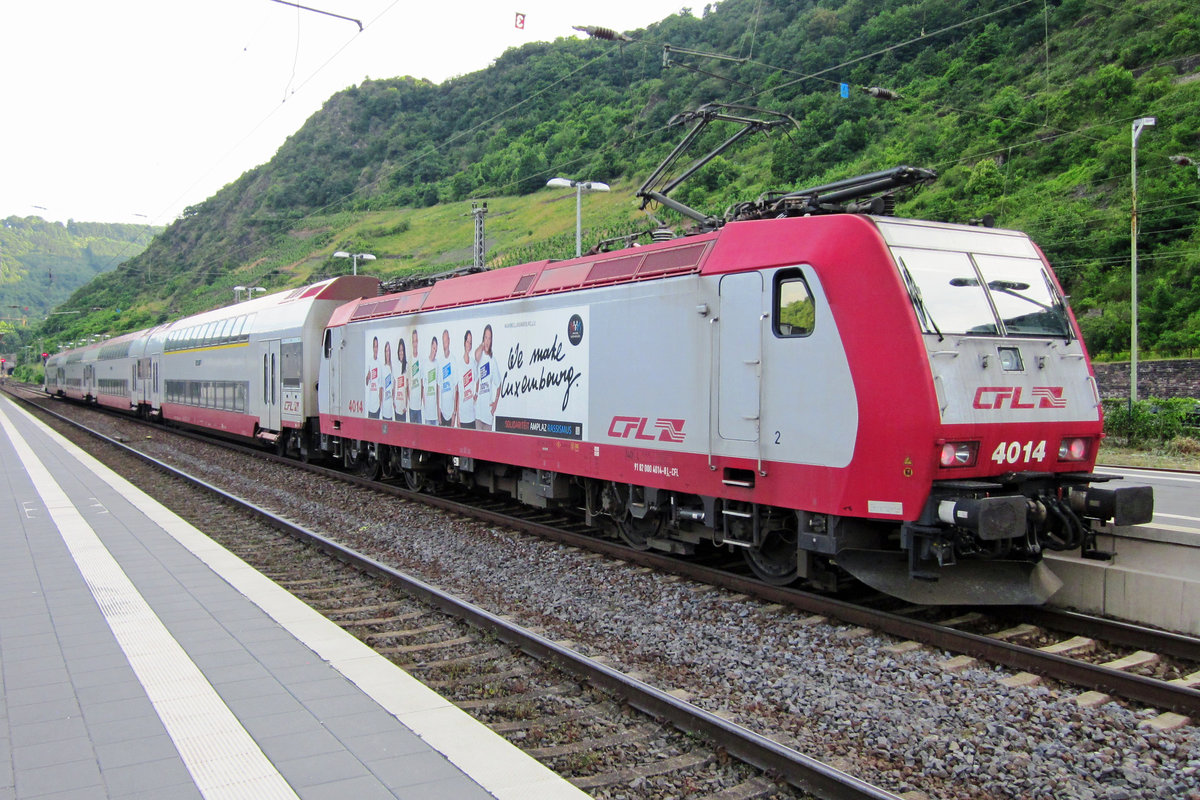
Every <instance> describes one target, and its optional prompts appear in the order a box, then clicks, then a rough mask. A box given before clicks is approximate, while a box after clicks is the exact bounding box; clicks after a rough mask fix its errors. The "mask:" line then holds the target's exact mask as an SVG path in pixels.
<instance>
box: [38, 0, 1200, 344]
mask: <svg viewBox="0 0 1200 800" xmlns="http://www.w3.org/2000/svg"><path fill="white" fill-rule="evenodd" d="M629 35H630V38H631V39H633V41H630V42H620V41H613V40H599V39H592V40H577V39H561V40H559V41H556V42H553V43H537V44H531V45H527V46H525V47H522V48H519V49H514V50H510V51H508V52H507V53H505V54H504V55H503V56H501V57H500V58H498V59H497V60H496V62H495V63H494V64H493V65H492V66H491V67H490V68H488V69H487V70H484V71H481V72H478V73H474V74H471V75H465V76H462V77H459V78H455V79H452V80H450V81H447V82H445V83H443V84H440V85H435V84H431V83H429V82H426V81H419V80H415V79H412V78H394V79H386V80H372V81H366V82H364V83H363V84H361V85H359V86H355V87H351V88H349V89H347V90H346V91H344V92H341V93H339V94H337V95H335V96H333V97H331V98H330V99H329V100H328V101H327V102H326V104H325V106H324V108H323V109H322V110H321V111H320V112H318V113H317V114H315V115H314V116H313V117H312V118H310V119H309V120H308V121H307V122H306V123H305V125H304V126H303V127H302V128H301V129H300V130H299V131H297V132H296V133H295V134H294V135H293V136H291V137H289V138H288V140H287V141H286V142H284V143H283V145H282V146H281V147H280V149H279V151H278V153H277V154H276V155H275V157H274V158H273V159H272V160H271V161H270V162H268V163H267V164H264V165H262V166H260V167H257V168H255V169H253V170H250V171H249V172H247V173H245V174H244V175H242V176H241V177H240V178H238V179H237V180H236V181H234V182H233V183H231V184H229V185H228V186H226V187H225V188H224V189H222V190H221V191H220V192H218V193H217V194H215V195H213V196H212V197H211V198H209V199H207V200H205V201H204V202H203V203H200V204H198V205H196V206H193V207H191V208H189V209H187V211H186V212H185V214H184V215H183V216H182V217H181V218H180V219H179V220H177V221H176V222H175V223H173V224H172V225H171V226H169V227H168V228H167V229H166V230H165V231H164V232H163V233H162V234H161V235H159V236H158V237H156V238H155V240H154V242H153V243H152V244H151V246H150V247H149V248H148V249H147V250H146V251H145V252H144V253H143V254H142V255H140V256H138V257H136V258H133V259H131V260H130V261H129V262H127V263H126V264H125V265H124V266H122V267H121V268H119V269H117V270H115V271H114V272H112V273H109V274H106V275H104V276H102V277H100V278H98V279H97V280H95V281H93V282H92V283H91V284H89V285H88V287H86V289H84V290H82V291H80V292H78V293H77V294H76V295H75V296H74V297H72V298H71V300H70V301H69V302H68V303H67V305H66V306H64V309H63V310H77V311H80V312H81V313H80V314H77V315H74V314H73V315H60V316H56V317H52V318H51V319H50V321H49V322H48V323H47V326H46V328H45V331H44V332H45V334H46V335H47V336H49V337H59V338H60V339H73V338H78V337H79V336H80V335H83V334H88V333H111V332H116V331H117V330H128V329H132V328H135V327H139V326H144V325H147V324H151V323H153V322H156V321H158V320H165V319H167V318H169V317H171V316H175V315H178V314H182V313H187V312H192V311H196V310H199V309H201V308H207V307H211V306H214V305H218V304H221V303H225V302H229V301H230V300H232V297H233V293H232V287H233V286H234V285H239V284H240V285H252V286H263V287H266V288H268V289H275V288H281V287H284V286H290V285H295V284H298V283H301V282H304V281H307V280H310V279H312V278H314V277H317V276H321V275H327V274H333V273H336V272H345V271H348V270H349V264H348V262H346V261H345V260H343V259H333V258H332V257H331V254H332V253H333V252H334V251H335V250H350V251H352V252H371V253H374V254H376V255H377V256H379V260H378V261H376V262H374V263H373V264H372V265H371V270H372V272H375V273H378V274H381V275H384V276H393V275H400V274H405V273H409V272H439V271H444V270H446V269H449V268H450V267H453V266H456V265H459V264H463V263H467V262H469V260H470V244H471V238H472V228H471V219H470V217H469V211H470V203H469V202H468V201H469V200H471V199H486V200H487V202H488V203H489V208H490V211H491V213H490V214H489V216H488V235H489V258H490V260H491V262H492V263H501V264H504V263H515V262H516V261H519V260H525V259H533V258H546V257H565V256H567V255H570V254H571V253H573V246H574V242H573V236H572V231H573V224H574V218H573V216H574V208H573V207H572V206H573V205H574V195H573V194H572V193H570V192H568V191H563V190H557V191H556V190H547V189H544V188H542V187H544V185H545V182H546V180H547V179H548V178H550V177H554V176H563V177H568V178H573V179H594V180H601V181H605V182H608V183H610V184H612V185H613V189H614V191H613V192H611V193H609V194H595V195H588V196H587V197H586V198H585V211H584V220H585V226H586V227H587V230H586V231H585V240H586V241H585V246H587V245H590V244H592V243H595V242H596V241H597V240H599V239H601V238H604V237H606V236H611V235H616V234H618V233H624V232H627V231H631V230H635V229H640V228H646V227H650V226H651V225H652V224H653V222H654V220H652V219H650V218H649V217H648V216H647V215H646V214H645V213H644V212H640V211H638V209H637V203H636V201H635V200H634V199H633V197H632V195H633V191H634V190H636V188H637V186H638V185H639V183H640V182H641V180H642V179H644V178H645V176H646V175H648V174H649V173H650V171H651V170H653V168H654V167H655V166H656V165H657V164H658V163H659V161H661V159H662V158H663V157H665V156H666V154H667V153H668V152H670V150H671V148H672V147H673V146H674V144H675V143H676V142H677V141H679V139H680V138H681V137H682V135H683V133H684V130H685V128H684V127H681V126H670V125H668V121H669V120H670V119H671V118H672V116H673V115H675V114H677V113H679V112H684V111H689V110H693V109H695V108H697V107H698V106H700V105H701V104H703V103H708V102H719V103H741V104H749V105H754V106H758V107H761V108H764V109H770V110H773V111H777V112H782V113H786V114H788V115H790V116H791V117H792V118H794V119H795V120H796V121H797V123H798V127H797V129H795V130H792V131H791V132H790V133H788V134H786V135H785V134H784V133H783V132H782V131H779V130H777V131H775V132H773V133H772V134H771V135H770V136H763V137H759V138H757V139H752V140H748V141H747V142H746V143H745V144H744V145H739V146H738V148H736V149H735V150H733V151H731V152H730V153H728V154H726V155H724V156H722V157H720V158H718V159H717V160H715V161H714V162H713V163H712V164H710V165H709V166H707V167H706V168H704V169H703V170H701V171H700V172H699V173H697V174H696V175H695V176H694V177H693V178H692V179H691V180H690V181H689V182H688V183H686V184H684V185H683V186H681V187H680V188H679V189H678V190H677V191H676V192H674V193H673V195H672V196H674V197H676V198H678V199H681V200H683V201H685V202H687V203H688V204H690V205H692V206H694V207H697V208H700V209H703V210H704V211H705V212H706V213H712V214H718V215H719V214H720V213H721V212H722V211H723V209H724V208H725V207H726V206H728V205H729V204H730V203H732V202H734V201H739V200H748V199H753V198H754V197H756V196H758V195H759V194H760V193H761V192H763V191H766V190H768V189H789V188H800V187H802V186H806V185H814V184H819V183H823V182H826V181H829V180H834V179H837V178H842V177H847V176H850V175H854V174H859V173H863V172H870V171H875V170H879V169H884V168H887V167H890V166H894V165H897V164H901V163H909V164H913V165H916V166H923V167H931V168H934V169H936V170H937V171H938V172H939V174H940V179H939V181H938V182H937V183H935V184H933V185H931V186H929V187H926V188H924V189H922V190H920V191H919V192H917V193H916V194H914V195H912V196H911V197H909V198H908V199H907V200H906V201H905V202H904V203H902V204H901V206H900V208H899V213H901V214H904V215H909V216H923V217H927V218H932V219H940V220H949V221H960V222H965V221H967V220H968V219H971V218H977V217H982V216H983V215H984V214H992V215H993V216H994V217H995V218H996V220H997V224H998V225H1001V226H1005V227H1014V228H1021V229H1024V230H1027V231H1029V232H1030V233H1031V234H1032V235H1033V236H1034V237H1035V239H1036V240H1037V241H1038V242H1039V243H1040V244H1041V246H1042V247H1043V249H1044V250H1045V251H1046V253H1047V255H1048V256H1049V258H1050V259H1051V261H1052V263H1054V264H1055V265H1056V268H1057V269H1058V271H1059V274H1060V276H1061V277H1062V279H1063V281H1064V283H1065V284H1066V287H1067V290H1068V291H1069V292H1070V293H1071V294H1072V296H1073V301H1072V302H1073V304H1074V306H1075V308H1076V310H1077V312H1078V313H1079V315H1080V317H1081V321H1082V323H1083V325H1084V327H1085V331H1086V333H1087V336H1088V341H1089V344H1090V346H1091V348H1092V350H1093V351H1094V352H1096V353H1098V354H1100V355H1107V356H1111V357H1120V356H1121V355H1122V354H1123V352H1124V351H1126V350H1127V349H1128V346H1129V333H1128V329H1129V323H1128V321H1129V309H1128V298H1129V212H1130V123H1131V121H1132V120H1133V119H1135V118H1138V117H1141V116H1145V115H1154V116H1156V117H1157V119H1158V125H1157V126H1156V127H1155V128H1153V129H1151V130H1149V131H1147V132H1146V133H1145V134H1144V135H1143V137H1142V139H1141V142H1140V145H1139V160H1140V168H1139V177H1138V188H1139V197H1140V201H1139V211H1140V214H1141V220H1142V234H1141V240H1140V261H1141V264H1142V274H1141V284H1140V294H1141V297H1142V299H1143V303H1142V307H1141V308H1140V311H1139V317H1140V322H1141V341H1142V346H1143V348H1145V349H1146V350H1148V351H1153V352H1155V353H1158V354H1161V355H1177V354H1189V353H1193V352H1194V351H1196V350H1200V291H1197V290H1198V289H1200V231H1198V229H1197V225H1196V223H1197V218H1198V211H1200V176H1198V175H1197V171H1196V170H1195V169H1193V168H1181V167H1179V166H1176V165H1174V164H1172V163H1171V162H1169V161H1168V160H1167V156H1169V155H1174V154H1181V153H1182V154H1188V155H1192V156H1195V157H1197V158H1200V24H1198V23H1197V19H1196V15H1195V8H1194V6H1193V5H1192V4H1191V3H1186V2H1183V1H1182V0H1136V1H1134V2H1125V3H1120V4H1116V3H1112V2H1101V0H1058V1H1057V2H1056V1H1055V0H1044V2H1032V1H1031V0H1026V1H1025V2H1020V1H1017V2H990V1H989V2H977V3H961V2H950V0H873V1H872V2H868V1H867V0H838V1H837V2H834V1H833V0H826V1H824V2H812V0H726V2H723V3H720V4H719V5H710V6H706V7H705V10H704V14H703V17H702V18H700V19H697V18H695V17H693V16H691V15H690V14H683V13H681V14H680V15H677V16H673V17H671V18H669V19H666V20H664V21H662V22H661V23H659V24H657V25H654V26H651V27H650V28H648V29H646V30H643V31H635V32H630V34H629ZM665 44H669V45H670V49H669V50H668V51H666V52H664V45H665ZM714 54H715V55H719V56H722V57H721V58H717V57H714ZM731 59H732V60H731ZM842 84H846V86H847V90H846V92H845V95H846V96H843V92H842V91H841V89H842V87H841V85H842ZM869 87H883V88H885V89H887V90H889V91H890V92H892V93H893V94H894V95H898V96H899V97H898V99H893V100H890V101H887V100H881V99H876V98H875V97H872V96H871V95H870V94H868V93H867V92H866V91H864V90H865V89H867V88H869ZM730 132H731V131H730V130H713V131H712V132H711V133H709V134H706V135H705V136H703V137H702V138H701V139H700V140H699V141H698V142H697V143H696V144H697V148H698V149H699V148H704V147H712V146H714V145H715V144H717V143H718V142H720V141H721V140H722V139H723V138H724V137H725V136H727V135H729V133H730ZM685 163H686V162H685ZM655 213H656V214H658V218H659V219H660V220H663V221H666V222H668V223H672V224H674V225H675V226H676V227H677V228H683V227H685V225H684V222H683V221H681V220H680V219H679V218H678V217H677V216H674V215H672V214H663V213H662V212H661V210H658V211H655ZM94 307H100V308H104V309H107V310H106V311H103V312H91V309H92V308H94ZM117 308H120V309H122V311H121V313H120V314H119V315H118V314H116V312H115V311H114V310H113V309H117Z"/></svg>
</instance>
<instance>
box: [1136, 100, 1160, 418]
mask: <svg viewBox="0 0 1200 800" xmlns="http://www.w3.org/2000/svg"><path fill="white" fill-rule="evenodd" d="M1157 123H1158V120H1157V119H1155V118H1154V117H1139V118H1138V119H1135V120H1134V121H1133V142H1132V144H1131V145H1130V156H1129V164H1130V169H1129V173H1130V182H1131V185H1132V187H1133V188H1132V213H1131V214H1130V222H1129V297H1130V300H1129V309H1130V319H1129V413H1130V414H1132V413H1133V404H1134V403H1136V402H1137V368H1138V330H1137V329H1138V316H1137V315H1138V291H1137V282H1138V275H1137V237H1138V218H1137V143H1138V137H1139V136H1141V135H1142V130H1143V129H1145V128H1150V127H1153V126H1154V125H1155V124H1157Z"/></svg>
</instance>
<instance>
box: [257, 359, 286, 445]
mask: <svg viewBox="0 0 1200 800" xmlns="http://www.w3.org/2000/svg"><path fill="white" fill-rule="evenodd" d="M259 356H260V357H259V367H260V370H259V372H260V375H259V381H260V382H261V384H262V385H261V386H260V387H259V391H260V393H261V400H262V413H261V414H260V415H259V425H260V426H261V427H262V428H264V429H266V430H269V431H277V430H279V406H280V403H281V402H282V400H283V398H282V397H281V396H280V395H281V391H280V385H279V368H280V358H279V340H278V339H269V340H267V341H265V342H260V343H259Z"/></svg>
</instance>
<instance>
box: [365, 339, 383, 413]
mask: <svg viewBox="0 0 1200 800" xmlns="http://www.w3.org/2000/svg"><path fill="white" fill-rule="evenodd" d="M366 400H367V416H368V417H370V418H371V419H379V407H380V405H381V404H382V399H381V398H380V396H379V337H378V336H376V337H374V338H373V339H372V340H371V358H370V359H369V360H368V361H367V397H366Z"/></svg>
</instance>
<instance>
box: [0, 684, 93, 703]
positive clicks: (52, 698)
mask: <svg viewBox="0 0 1200 800" xmlns="http://www.w3.org/2000/svg"><path fill="white" fill-rule="evenodd" d="M75 696H76V695H75V687H74V685H72V684H71V682H70V681H61V682H59V683H48V684H46V685H45V686H31V687H29V688H27V689H22V690H21V691H20V692H15V691H8V692H7V693H6V695H5V698H4V702H5V704H6V705H7V706H8V708H9V709H10V710H11V709H14V708H23V707H24V706H29V705H41V704H42V703H54V702H58V701H59V700H66V699H68V698H74V697H75ZM81 702H82V701H81Z"/></svg>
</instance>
